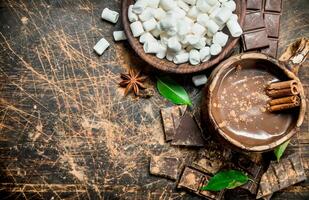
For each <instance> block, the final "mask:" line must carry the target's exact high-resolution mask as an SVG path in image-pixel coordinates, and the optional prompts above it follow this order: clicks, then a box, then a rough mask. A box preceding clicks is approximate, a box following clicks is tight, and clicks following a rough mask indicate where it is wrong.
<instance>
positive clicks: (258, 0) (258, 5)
mask: <svg viewBox="0 0 309 200" xmlns="http://www.w3.org/2000/svg"><path fill="white" fill-rule="evenodd" d="M262 5H263V0H247V10H262Z"/></svg>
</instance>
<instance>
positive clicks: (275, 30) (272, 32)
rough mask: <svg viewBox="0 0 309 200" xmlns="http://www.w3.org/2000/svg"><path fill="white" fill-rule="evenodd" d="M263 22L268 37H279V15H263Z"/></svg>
mask: <svg viewBox="0 0 309 200" xmlns="http://www.w3.org/2000/svg"><path fill="white" fill-rule="evenodd" d="M264 21H265V26H266V31H267V34H268V37H274V38H278V37H279V28H280V14H274V13H265V14H264Z"/></svg>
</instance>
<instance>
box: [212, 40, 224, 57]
mask: <svg viewBox="0 0 309 200" xmlns="http://www.w3.org/2000/svg"><path fill="white" fill-rule="evenodd" d="M221 51H222V47H221V46H220V45H219V44H215V43H214V44H212V45H211V46H210V54H211V55H213V56H216V55H218V54H219V53H220V52H221Z"/></svg>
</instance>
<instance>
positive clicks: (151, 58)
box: [122, 0, 246, 74]
mask: <svg viewBox="0 0 309 200" xmlns="http://www.w3.org/2000/svg"><path fill="white" fill-rule="evenodd" d="M133 3H134V1H133V0H123V1H122V23H123V27H124V31H125V33H126V35H127V38H128V41H129V43H130V45H131V46H132V48H133V49H134V51H135V52H136V53H137V54H138V55H139V56H140V57H141V58H142V59H143V60H145V61H146V62H147V63H148V64H149V65H151V66H153V67H155V68H157V69H159V70H162V71H164V72H169V73H177V74H190V73H194V72H200V71H203V70H205V69H208V68H210V67H212V66H214V65H216V64H218V63H219V62H220V61H221V60H223V59H224V58H226V57H227V56H228V55H230V53H231V51H232V49H233V48H235V46H236V45H237V42H238V40H239V38H233V37H230V38H229V40H228V42H227V43H226V45H225V47H223V48H222V52H221V53H220V54H219V55H218V56H212V57H211V59H210V60H209V61H207V62H205V63H202V64H200V65H197V66H193V65H190V64H189V63H184V64H180V65H176V64H174V63H173V62H170V61H168V60H167V59H159V58H157V57H156V56H155V55H152V54H146V53H145V52H144V49H143V45H142V44H141V43H140V42H139V40H138V38H135V37H133V35H132V32H131V29H130V22H129V19H128V7H129V6H130V5H132V4H133ZM236 3H237V4H236V5H237V6H236V11H235V13H236V14H237V15H238V17H239V24H240V25H241V26H242V25H243V23H244V19H245V13H246V1H245V0H236ZM227 34H229V33H228V32H227Z"/></svg>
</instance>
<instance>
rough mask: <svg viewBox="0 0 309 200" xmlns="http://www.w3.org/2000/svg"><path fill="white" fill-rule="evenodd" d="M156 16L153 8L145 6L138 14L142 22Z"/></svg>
mask: <svg viewBox="0 0 309 200" xmlns="http://www.w3.org/2000/svg"><path fill="white" fill-rule="evenodd" d="M153 16H154V11H153V8H145V9H144V11H143V12H142V13H141V14H140V15H139V16H138V17H139V19H140V20H141V21H142V22H145V21H148V20H150V19H151V18H153Z"/></svg>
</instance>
